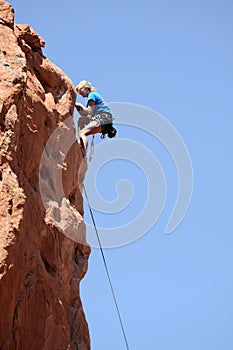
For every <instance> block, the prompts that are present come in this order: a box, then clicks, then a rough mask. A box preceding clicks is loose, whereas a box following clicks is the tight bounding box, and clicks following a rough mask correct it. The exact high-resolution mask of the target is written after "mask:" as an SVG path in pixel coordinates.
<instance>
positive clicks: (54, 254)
mask: <svg viewBox="0 0 233 350" xmlns="http://www.w3.org/2000/svg"><path fill="white" fill-rule="evenodd" d="M43 46H44V41H43V40H42V39H41V38H40V37H39V36H38V35H37V33H35V31H34V30H33V29H32V28H30V27H29V26H28V25H16V24H15V23H14V11H13V8H12V7H11V6H10V5H9V4H8V3H6V2H5V1H3V0H0V145H1V147H0V308H1V312H0V349H1V350H13V349H18V350H28V349H36V350H37V349H38V350H41V349H43V350H51V349H53V350H55V349H56V350H62V349H71V350H73V349H79V350H86V349H89V348H90V340H89V333H88V326H87V323H86V320H85V315H84V313H83V309H82V304H81V301H80V294H79V283H80V281H81V279H82V278H83V277H84V275H85V273H86V271H87V261H88V256H89V253H90V248H89V246H88V245H87V244H86V242H85V225H84V223H83V217H82V216H83V202H82V195H81V191H80V190H79V188H80V186H82V180H83V176H84V172H85V164H82V171H81V173H79V169H80V166H81V165H80V164H81V161H82V154H81V151H80V149H79V147H78V144H77V142H76V141H75V126H74V123H73V119H72V116H73V110H74V103H75V90H74V87H73V84H72V82H71V81H70V79H69V78H68V77H67V76H66V75H65V74H64V73H63V72H62V71H61V70H60V69H59V68H58V67H57V66H55V65H54V64H52V63H51V62H50V61H49V60H48V59H47V58H46V57H44V56H43V53H42V48H43ZM80 175H81V176H80Z"/></svg>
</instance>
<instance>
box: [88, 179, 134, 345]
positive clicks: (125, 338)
mask: <svg viewBox="0 0 233 350" xmlns="http://www.w3.org/2000/svg"><path fill="white" fill-rule="evenodd" d="M83 190H84V194H85V197H86V200H87V204H88V207H89V212H90V215H91V219H92V222H93V225H94V228H95V233H96V237H97V240H98V244H99V248H100V251H101V255H102V258H103V263H104V267H105V271H106V274H107V277H108V281H109V285H110V288H111V292H112V296H113V300H114V303H115V306H116V310H117V315H118V319H119V322H120V325H121V330H122V333H123V337H124V341H125V345H126V349H127V350H129V345H128V341H127V337H126V333H125V329H124V325H123V321H122V318H121V314H120V309H119V306H118V303H117V299H116V295H115V292H114V289H113V285H112V281H111V278H110V274H109V269H108V265H107V261H106V259H105V256H104V251H103V247H102V244H101V240H100V237H99V234H98V231H97V227H96V223H95V218H94V215H93V211H92V209H91V205H90V202H89V199H88V195H87V190H86V187H85V185H84V184H83Z"/></svg>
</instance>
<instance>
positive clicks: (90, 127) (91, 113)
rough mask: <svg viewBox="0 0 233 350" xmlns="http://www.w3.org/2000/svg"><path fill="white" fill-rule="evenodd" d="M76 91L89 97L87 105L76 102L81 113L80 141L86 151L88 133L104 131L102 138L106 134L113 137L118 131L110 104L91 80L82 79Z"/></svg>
mask: <svg viewBox="0 0 233 350" xmlns="http://www.w3.org/2000/svg"><path fill="white" fill-rule="evenodd" d="M76 91H77V93H78V94H79V95H81V96H82V97H84V98H85V97H87V104H86V107H85V106H83V105H82V104H81V103H76V104H75V107H76V109H77V111H78V113H79V115H80V116H79V118H78V135H79V138H78V142H79V143H80V145H81V146H82V147H83V148H84V151H85V152H86V150H87V146H88V140H87V136H88V135H94V134H97V133H102V138H104V137H105V134H107V135H108V137H110V138H112V137H115V135H116V133H117V131H116V129H115V128H114V127H113V117H112V114H111V112H110V108H109V106H108V105H107V103H106V102H105V101H104V100H103V98H102V96H101V95H100V94H99V93H98V92H97V91H96V88H94V87H93V86H92V85H91V83H90V82H89V81H87V80H82V81H80V83H79V84H78V85H77V86H76Z"/></svg>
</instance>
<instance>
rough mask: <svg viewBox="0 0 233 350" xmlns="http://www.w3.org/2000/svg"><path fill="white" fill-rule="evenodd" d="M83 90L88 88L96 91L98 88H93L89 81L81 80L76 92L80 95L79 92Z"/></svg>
mask: <svg viewBox="0 0 233 350" xmlns="http://www.w3.org/2000/svg"><path fill="white" fill-rule="evenodd" d="M82 88H87V89H89V90H90V91H96V88H95V87H94V86H92V85H91V83H90V82H89V81H87V80H81V81H80V83H79V84H78V85H77V86H76V88H75V90H76V91H77V93H78V94H79V92H80V90H81V89H82Z"/></svg>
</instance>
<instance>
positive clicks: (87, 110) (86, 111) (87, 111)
mask: <svg viewBox="0 0 233 350" xmlns="http://www.w3.org/2000/svg"><path fill="white" fill-rule="evenodd" d="M75 107H76V108H77V110H78V112H79V114H80V115H82V116H86V115H92V114H94V109H95V102H94V101H93V100H90V101H88V106H87V107H84V106H83V105H82V104H81V103H76V104H75Z"/></svg>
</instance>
